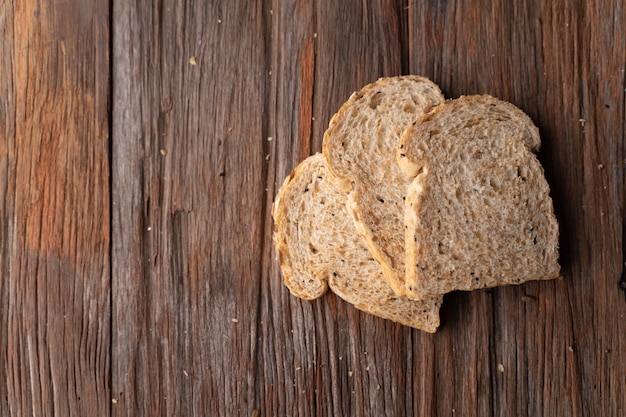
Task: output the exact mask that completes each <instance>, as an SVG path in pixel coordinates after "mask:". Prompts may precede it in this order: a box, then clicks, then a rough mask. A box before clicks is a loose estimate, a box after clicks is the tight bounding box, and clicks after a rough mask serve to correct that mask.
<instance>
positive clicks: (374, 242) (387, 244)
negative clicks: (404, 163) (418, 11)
mask: <svg viewBox="0 0 626 417" xmlns="http://www.w3.org/2000/svg"><path fill="white" fill-rule="evenodd" d="M443 100H444V98H443V95H442V94H441V91H440V90H439V87H438V86H437V85H436V84H434V83H433V82H431V81H430V80H428V79H426V78H424V77H419V76H400V77H388V78H381V79H379V80H378V81H376V82H374V83H372V84H369V85H367V86H365V87H364V88H363V89H361V90H360V91H359V92H357V93H354V94H353V95H352V96H351V97H350V99H349V100H348V101H347V102H346V103H345V104H344V105H343V106H342V107H341V108H340V109H339V111H338V112H337V114H336V115H335V116H333V118H332V120H331V122H330V124H329V127H328V129H327V130H326V132H325V134H324V141H323V145H322V150H323V154H324V158H325V161H326V168H327V171H328V173H329V176H330V179H331V181H333V183H334V184H335V185H336V186H337V187H338V188H340V189H342V190H344V191H346V192H347V193H349V195H348V203H347V207H348V213H349V214H350V216H351V217H352V219H353V221H354V223H355V225H356V228H357V232H358V233H359V235H360V236H361V238H362V239H363V241H364V243H365V245H366V246H367V248H368V249H369V251H370V253H371V254H372V256H373V257H374V258H375V259H376V260H377V261H378V262H379V264H380V266H381V268H382V271H383V274H384V276H385V278H386V280H387V282H388V284H389V286H390V287H391V288H392V289H393V290H394V292H395V293H396V294H397V295H404V293H405V281H404V277H405V269H404V257H403V256H398V254H402V253H404V197H405V193H406V188H407V186H408V185H409V178H408V177H407V176H406V175H405V174H404V173H403V172H402V171H401V170H400V167H399V166H398V164H397V163H396V148H397V146H398V141H399V140H400V136H401V135H402V132H404V130H405V129H406V128H407V127H408V126H409V125H410V124H411V123H412V122H413V121H414V120H415V119H416V118H417V117H419V116H421V115H423V114H425V113H426V112H427V111H429V110H430V109H432V108H433V107H434V106H436V105H438V104H440V103H443Z"/></svg>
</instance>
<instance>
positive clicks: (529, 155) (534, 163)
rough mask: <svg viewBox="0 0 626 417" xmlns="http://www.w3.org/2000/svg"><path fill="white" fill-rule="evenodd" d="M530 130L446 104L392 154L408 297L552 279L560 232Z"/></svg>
mask: <svg viewBox="0 0 626 417" xmlns="http://www.w3.org/2000/svg"><path fill="white" fill-rule="evenodd" d="M539 147H540V139H539V133H538V129H537V127H536V126H535V125H534V124H533V123H532V121H531V119H530V118H529V117H528V116H527V115H526V114H524V113H523V112H522V111H521V110H520V109H518V108H517V107H515V106H513V105H512V104H510V103H507V102H504V101H501V100H498V99H495V98H493V97H491V96H487V95H482V96H468V97H461V98H459V99H456V100H451V101H448V102H446V103H444V104H442V105H440V106H438V107H436V108H434V109H433V110H432V111H431V112H429V113H428V114H426V115H425V116H423V117H421V118H419V119H418V120H417V122H416V123H415V124H414V125H412V126H411V127H409V128H408V129H407V130H406V131H405V133H404V134H403V136H402V138H401V140H400V144H399V146H398V149H397V158H398V163H399V165H400V167H401V168H402V169H403V171H404V172H405V173H406V174H407V175H409V176H411V177H412V180H411V184H410V186H409V187H408V189H407V198H406V203H405V210H406V217H405V226H406V229H405V241H406V245H407V250H406V265H407V278H406V285H407V291H408V294H409V297H411V298H415V299H420V298H422V297H428V296H432V295H434V294H445V293H447V292H450V291H453V290H474V289H478V288H485V287H495V286H498V285H506V284H520V283H522V282H526V281H529V280H541V279H552V278H557V277H558V276H559V273H560V267H559V264H558V237H559V236H558V224H557V221H556V218H555V216H554V210H553V205H552V199H551V198H550V190H549V187H548V184H547V182H546V179H545V176H544V171H543V168H542V166H541V164H540V163H539V160H538V159H537V158H536V156H535V154H534V153H533V152H536V151H538V150H539Z"/></svg>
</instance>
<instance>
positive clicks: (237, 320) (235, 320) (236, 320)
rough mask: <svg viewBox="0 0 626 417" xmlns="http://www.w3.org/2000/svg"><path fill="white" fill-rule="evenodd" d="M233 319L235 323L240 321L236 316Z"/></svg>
mask: <svg viewBox="0 0 626 417" xmlns="http://www.w3.org/2000/svg"><path fill="white" fill-rule="evenodd" d="M231 321H232V322H233V323H239V319H236V318H233V319H231Z"/></svg>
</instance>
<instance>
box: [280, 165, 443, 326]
mask: <svg viewBox="0 0 626 417" xmlns="http://www.w3.org/2000/svg"><path fill="white" fill-rule="evenodd" d="M345 201H346V195H345V193H343V192H341V191H339V190H338V189H337V188H335V187H334V186H333V185H332V184H331V182H330V181H329V180H328V178H327V172H326V169H325V163H324V158H323V156H322V155H321V154H316V155H313V156H311V157H309V158H307V159H306V160H305V161H303V162H302V163H301V164H300V165H298V166H297V167H296V168H295V169H294V171H293V172H292V173H291V174H290V175H289V176H288V177H287V178H286V180H285V182H284V184H283V185H282V186H281V188H280V190H279V191H278V194H277V196H276V198H275V203H274V207H273V210H272V214H273V217H274V222H275V228H274V236H273V239H274V246H275V249H276V253H277V256H278V260H279V263H280V266H281V270H282V273H283V277H284V282H285V285H286V286H287V287H288V288H289V290H290V291H291V292H292V293H293V294H294V295H296V296H297V297H300V298H304V299H315V298H318V297H320V296H322V295H323V294H324V293H325V292H326V290H327V289H328V287H330V289H331V290H332V291H333V292H334V293H336V294H337V295H338V296H340V297H341V298H343V299H344V300H346V301H348V302H349V303H351V304H353V305H354V306H355V307H356V308H358V309H360V310H362V311H365V312H368V313H371V314H374V315H376V316H379V317H383V318H386V319H390V320H393V321H396V322H399V323H402V324H404V325H407V326H411V327H414V328H417V329H421V330H424V331H427V332H434V331H436V329H437V328H438V326H439V307H440V305H441V301H442V297H441V296H436V297H432V298H428V299H425V300H423V301H412V300H409V299H407V298H406V297H400V296H397V295H395V294H394V292H393V291H392V290H391V288H389V286H388V285H387V282H386V281H385V279H384V277H383V275H382V272H381V269H380V266H379V265H378V263H377V262H376V261H375V260H374V259H373V258H372V256H371V255H370V253H369V251H368V250H367V248H366V247H365V245H364V244H363V241H362V239H361V238H360V237H359V235H358V234H357V232H356V229H355V227H354V224H353V223H352V220H351V219H350V217H349V216H348V213H347V211H346V207H345Z"/></svg>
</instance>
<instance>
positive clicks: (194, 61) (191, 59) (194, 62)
mask: <svg viewBox="0 0 626 417" xmlns="http://www.w3.org/2000/svg"><path fill="white" fill-rule="evenodd" d="M189 63H190V64H191V65H196V64H197V63H198V61H196V57H195V56H193V55H192V56H191V57H189Z"/></svg>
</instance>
